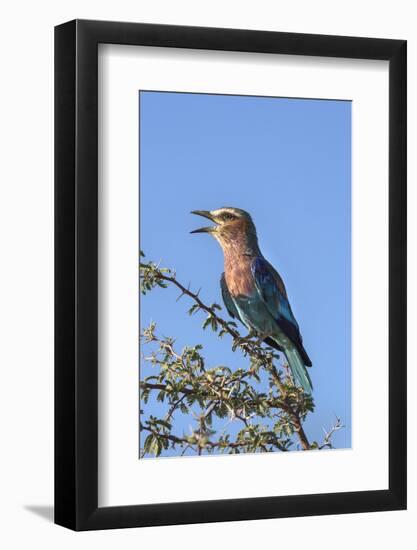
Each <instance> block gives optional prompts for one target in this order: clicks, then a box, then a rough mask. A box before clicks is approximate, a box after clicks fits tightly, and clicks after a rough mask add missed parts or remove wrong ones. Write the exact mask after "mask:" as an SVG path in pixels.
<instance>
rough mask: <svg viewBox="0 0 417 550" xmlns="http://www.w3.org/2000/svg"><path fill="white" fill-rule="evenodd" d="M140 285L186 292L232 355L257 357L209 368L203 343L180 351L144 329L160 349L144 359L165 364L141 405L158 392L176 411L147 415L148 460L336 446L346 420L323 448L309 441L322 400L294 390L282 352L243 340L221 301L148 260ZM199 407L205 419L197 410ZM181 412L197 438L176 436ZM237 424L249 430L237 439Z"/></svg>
mask: <svg viewBox="0 0 417 550" xmlns="http://www.w3.org/2000/svg"><path fill="white" fill-rule="evenodd" d="M141 255H142V257H143V254H141ZM140 280H141V292H142V293H143V294H146V293H147V292H149V291H151V290H152V289H154V288H155V287H162V288H166V287H167V286H168V285H173V286H174V287H176V288H177V289H178V290H179V291H180V295H179V297H178V299H180V298H182V297H183V296H187V297H189V298H190V299H191V301H192V306H191V308H190V309H189V314H190V315H194V314H195V313H197V312H198V311H202V312H203V313H205V315H206V318H205V320H204V323H203V328H204V329H206V328H207V327H210V328H211V329H212V330H213V331H214V332H216V333H217V334H218V336H220V337H222V336H224V335H225V334H226V335H229V336H230V337H231V338H232V350H233V351H235V350H236V349H240V350H241V351H242V353H243V355H244V356H245V357H248V358H249V368H248V367H246V368H244V369H237V370H235V371H231V370H230V369H228V368H227V367H223V366H222V367H214V368H211V369H207V368H206V367H205V360H204V358H203V356H202V355H201V353H200V351H201V349H202V346H200V345H196V346H194V347H186V348H184V349H183V350H182V351H181V352H179V351H177V350H175V342H174V340H173V339H172V338H161V337H158V336H157V335H156V334H155V330H156V325H155V324H154V323H153V324H151V325H150V326H149V327H147V328H146V329H144V330H143V333H142V335H141V337H142V338H143V341H144V343H145V344H151V345H152V346H153V351H152V353H151V354H150V355H149V356H146V357H144V360H145V361H148V362H150V363H152V365H153V366H155V367H157V372H158V374H156V375H154V376H148V377H146V378H145V379H144V380H141V381H140V390H141V400H142V401H143V402H144V403H146V402H147V401H148V399H149V398H150V395H151V394H152V395H157V397H156V399H157V400H158V401H160V402H164V401H165V399H166V400H167V403H168V410H167V413H166V415H165V416H164V418H163V419H158V418H155V417H153V416H149V418H146V419H144V418H143V417H144V415H143V414H142V417H141V423H140V430H141V432H142V431H143V432H146V433H147V434H148V435H147V437H146V439H145V442H144V444H143V446H142V450H141V456H145V455H147V454H154V455H156V456H159V455H160V454H161V453H162V452H163V450H167V449H169V448H176V447H177V446H178V447H180V448H182V454H184V453H185V452H187V451H188V450H190V451H192V452H195V453H196V454H202V453H203V452H206V453H213V452H214V451H217V452H228V453H240V452H271V451H273V450H281V451H288V450H289V448H290V447H291V445H293V440H292V436H293V435H295V436H296V437H297V438H298V440H299V444H300V446H301V448H302V449H303V450H308V449H324V448H331V447H332V443H331V438H332V436H333V435H334V433H335V432H336V431H337V430H339V429H341V428H342V427H343V425H342V424H341V422H340V419H337V422H336V424H335V425H334V426H333V427H332V428H331V429H330V430H329V432H325V437H324V441H323V443H322V444H318V443H317V442H315V441H314V442H312V443H310V442H309V440H308V438H307V435H306V433H305V431H304V428H303V422H304V420H305V418H306V416H307V414H308V413H309V412H312V411H313V410H314V402H313V400H312V397H311V396H310V395H307V394H305V393H304V392H303V390H302V389H301V388H298V387H296V386H295V385H294V382H293V380H292V379H291V376H290V373H289V369H288V367H287V365H285V364H283V365H280V367H281V368H283V371H281V370H278V369H277V367H276V366H275V361H278V360H280V359H281V358H280V356H279V355H278V354H277V353H276V352H275V351H274V350H272V349H271V348H269V347H264V346H262V345H261V344H260V343H259V341H258V340H256V339H253V338H251V337H249V336H247V337H242V336H241V335H240V333H239V332H238V330H237V327H236V324H235V323H234V322H233V321H225V320H224V319H223V318H222V317H220V315H219V313H218V311H220V310H221V307H220V306H219V305H218V304H211V305H207V304H206V303H204V302H203V301H202V300H201V298H200V295H199V294H200V291H198V292H196V293H195V292H193V291H192V290H191V289H190V285H188V286H187V287H186V286H184V285H183V284H182V283H180V282H179V281H178V279H177V278H176V274H175V273H174V272H173V271H172V270H169V269H167V268H160V267H159V265H157V264H155V263H153V262H143V261H141V263H140ZM261 377H263V378H264V379H265V377H266V378H267V380H268V385H269V390H268V392H265V391H261V390H259V388H258V385H259V383H260V382H261ZM262 381H264V380H262ZM196 406H197V407H198V408H199V412H198V414H196V413H195V412H194V408H195V407H196ZM177 413H181V414H183V415H191V416H193V417H194V420H195V426H194V427H190V435H185V434H183V435H182V436H179V435H177V434H174V433H173V429H174V426H173V423H172V421H173V419H174V415H175V414H177ZM214 418H216V419H217V421H219V419H220V420H221V419H222V418H228V422H227V424H226V426H225V427H224V429H223V431H222V433H221V435H220V436H219V437H218V438H217V439H216V440H214V439H213V436H214V435H216V433H218V427H217V426H216V428H214V427H213V419H214ZM236 421H237V422H240V423H241V424H242V425H243V428H242V429H241V430H240V431H239V432H238V433H237V434H235V435H234V436H233V438H232V436H231V434H230V433H226V432H227V429H228V426H229V425H230V423H232V422H236Z"/></svg>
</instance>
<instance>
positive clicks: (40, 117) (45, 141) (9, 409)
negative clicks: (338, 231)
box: [0, 0, 417, 550]
mask: <svg viewBox="0 0 417 550" xmlns="http://www.w3.org/2000/svg"><path fill="white" fill-rule="evenodd" d="M414 4H415V3H414V2H413V1H412V0H397V1H396V2H391V1H386V0H379V1H375V0H368V1H366V2H365V1H364V0H361V1H357V0H350V1H349V2H347V1H339V2H335V1H334V0H315V1H313V2H312V1H311V0H297V1H296V2H289V1H288V0H286V1H282V0H272V1H268V0H257V2H253V1H248V0H237V1H234V0H233V1H229V2H227V1H226V0H210V1H206V2H196V1H195V0H194V1H193V0H153V1H152V2H143V1H140V0H134V1H128V0H72V1H69V0H61V1H59V0H55V1H52V0H38V1H37V2H30V1H28V0H25V1H19V0H15V1H14V2H13V3H11V2H10V3H7V4H5V6H6V7H5V6H3V9H2V12H1V15H2V19H1V21H2V25H1V32H0V40H1V49H0V51H1V56H2V60H1V72H0V77H1V87H0V94H1V101H0V139H1V151H2V155H1V162H0V171H1V175H0V191H1V197H0V242H1V247H0V254H1V256H0V258H1V270H0V324H1V326H0V329H1V332H0V334H1V345H0V355H1V359H0V365H1V372H2V380H1V383H0V419H1V420H0V426H1V428H0V447H1V452H0V518H1V525H2V527H1V529H0V544H1V545H2V547H3V548H7V549H14V548H24V547H34V548H38V547H43V548H47V549H55V548H60V549H63V550H64V549H67V548H73V547H74V546H75V545H77V547H78V548H91V546H92V545H94V546H98V547H100V548H102V549H105V548H114V547H115V546H118V547H120V548H137V547H138V545H139V546H140V547H142V548H145V547H155V546H156V547H158V548H159V547H161V548H162V547H164V546H168V547H169V548H170V549H172V550H174V549H177V548H178V549H180V548H181V550H187V549H188V548H196V547H198V548H199V549H205V548H213V547H219V548H225V547H230V546H232V545H233V547H239V548H254V547H258V546H260V545H262V544H265V546H268V547H272V548H274V547H276V546H278V545H279V546H280V547H289V546H291V548H302V547H305V545H306V544H308V545H309V548H312V549H316V548H317V549H318V548H323V547H330V546H336V547H337V548H338V549H339V550H343V549H345V548H349V549H350V548H352V547H355V546H357V547H359V548H361V547H364V546H365V545H367V544H369V543H371V544H372V546H373V547H378V548H380V549H385V548H387V549H388V548H392V547H398V546H400V545H406V544H408V541H415V537H416V536H415V522H416V521H417V498H416V495H417V492H416V480H417V476H416V466H415V465H416V464H417V442H416V441H417V440H416V438H415V429H416V420H417V402H416V398H415V391H414V388H415V387H416V383H417V372H416V359H417V356H416V338H415V334H416V322H417V315H416V310H417V308H416V306H417V299H416V298H417V296H416V287H415V284H413V283H414V282H415V281H416V280H417V253H416V251H417V242H416V237H417V221H416V198H417V197H416V186H415V181H416V168H417V164H416V156H415V154H414V153H415V151H416V148H417V134H416V130H417V124H416V122H417V121H416V100H415V98H416V97H417V80H416V76H417V71H416V66H417V18H416V13H415V11H416V10H415V8H414ZM76 17H78V18H88V19H109V20H119V21H141V22H149V23H169V24H184V25H202V26H219V27H240V28H253V29H265V30H279V31H289V32H291V31H293V32H306V33H323V34H342V35H353V36H354V35H357V36H375V37H385V38H403V39H407V40H408V54H409V62H408V67H409V75H408V93H409V105H408V113H409V130H408V136H409V171H408V177H409V239H408V241H409V281H410V282H411V284H410V288H409V339H410V344H409V388H410V390H409V414H410V421H409V465H410V466H409V493H410V496H409V510H408V511H406V512H389V513H378V514H376V513H375V514H356V515H351V516H333V517H320V518H314V517H311V518H300V519H284V520H263V521H250V522H239V523H219V524H211V525H193V526H175V527H162V528H147V529H141V530H138V529H127V530H120V531H107V532H93V533H78V534H76V533H72V532H71V531H68V530H65V529H63V528H60V527H57V526H55V525H53V524H52V523H51V518H52V508H51V504H52V495H53V476H52V473H53V422H52V419H53V347H52V344H53V26H54V25H56V24H59V23H61V22H64V21H67V20H69V19H73V18H76ZM277 475H279V473H278V472H277ZM341 475H343V472H341ZM408 546H409V547H410V545H409V544H408Z"/></svg>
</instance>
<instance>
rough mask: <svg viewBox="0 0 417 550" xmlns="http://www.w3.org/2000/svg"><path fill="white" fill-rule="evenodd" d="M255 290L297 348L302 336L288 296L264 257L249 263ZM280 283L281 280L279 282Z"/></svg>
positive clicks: (300, 345) (300, 344) (300, 343)
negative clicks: (281, 288)
mask: <svg viewBox="0 0 417 550" xmlns="http://www.w3.org/2000/svg"><path fill="white" fill-rule="evenodd" d="M251 269H252V275H253V278H254V280H255V286H256V290H257V292H258V294H259V296H260V297H261V299H262V300H263V301H264V303H265V305H266V307H267V308H268V311H269V312H270V314H271V315H272V316H273V318H274V319H275V320H276V322H277V324H278V326H279V327H280V329H281V330H282V331H283V332H284V334H286V335H287V336H288V338H290V340H291V341H292V342H293V343H294V344H295V345H296V346H297V347H299V348H301V349H303V348H302V338H301V334H300V329H299V327H298V323H297V321H296V319H295V317H294V315H293V312H292V311H291V306H290V303H289V301H288V298H287V297H286V296H285V294H284V293H283V292H282V291H281V290H280V280H279V279H278V276H277V275H276V274H275V273H274V270H273V269H272V267H271V266H270V265H269V263H268V262H267V261H266V260H265V259H264V258H260V257H257V258H254V260H253V261H252V264H251ZM281 284H282V282H281Z"/></svg>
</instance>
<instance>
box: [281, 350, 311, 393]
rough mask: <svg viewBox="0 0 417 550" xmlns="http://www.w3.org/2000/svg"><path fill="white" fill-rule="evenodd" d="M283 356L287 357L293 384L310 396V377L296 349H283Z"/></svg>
mask: <svg viewBox="0 0 417 550" xmlns="http://www.w3.org/2000/svg"><path fill="white" fill-rule="evenodd" d="M285 355H286V357H287V360H288V365H289V367H290V369H291V373H292V376H293V378H294V382H295V383H296V384H297V385H299V386H301V387H302V388H303V390H304V391H305V392H306V393H309V394H311V393H312V392H313V384H312V382H311V378H310V375H309V374H308V371H307V367H306V366H305V365H304V361H303V360H302V359H301V356H300V354H299V353H298V350H297V348H296V347H295V346H294V347H291V348H285Z"/></svg>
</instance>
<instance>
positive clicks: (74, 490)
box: [55, 20, 407, 531]
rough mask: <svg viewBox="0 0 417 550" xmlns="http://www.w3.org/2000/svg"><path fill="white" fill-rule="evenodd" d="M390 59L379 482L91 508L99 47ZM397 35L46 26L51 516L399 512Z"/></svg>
mask: <svg viewBox="0 0 417 550" xmlns="http://www.w3.org/2000/svg"><path fill="white" fill-rule="evenodd" d="M102 43H111V44H124V45H146V46H159V47H168V48H170V47H175V48H194V49H204V50H226V51H227V50H228V51H240V52H259V53H270V54H291V55H308V56H322V57H338V58H356V59H378V60H387V61H388V62H389V403H387V406H388V407H389V488H388V489H387V490H378V491H358V492H347V493H346V492H345V493H334V494H308V495H296V496H276V497H261V498H244V499H228V500H216V501H199V502H180V503H169V504H149V505H148V504H147V505H137V506H118V507H98V498H97V494H98V474H97V472H98V468H97V464H98V448H97V434H98V410H97V404H98V391H97V387H98V352H97V335H98V329H97V325H98V316H97V307H98V292H97V276H98V261H97V258H98V250H97V246H98V223H97V222H98V212H97V199H98V152H97V145H98V132H97V128H98V109H97V101H98V77H97V51H98V44H102ZM406 46H407V44H406V41H405V40H387V39H374V38H354V37H342V36H321V35H311V34H293V33H281V32H265V31H252V30H236V29H219V28H199V27H181V26H165V25H150V24H142V23H118V22H107V21H85V20H74V21H70V22H68V23H64V24H62V25H59V26H57V27H56V28H55V522H56V523H57V524H59V525H63V526H65V527H68V528H70V529H74V530H77V531H78V530H91V529H108V528H122V527H140V526H151V525H170V524H183V523H200V522H215V521H236V520H248V519H261V518H280V517H288V516H308V515H323V514H340V513H352V512H370V511H385V510H402V509H405V508H406V428H407V425H406V135H407V132H406V112H407V110H406Z"/></svg>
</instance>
